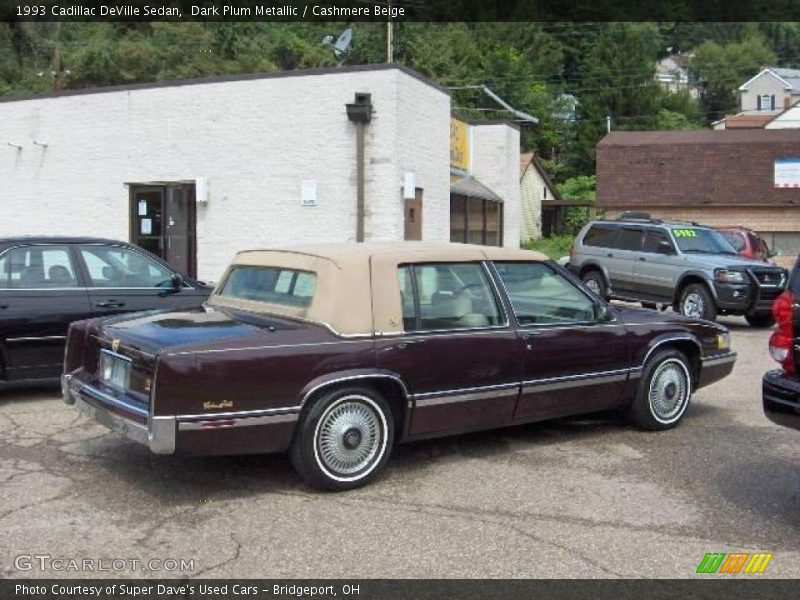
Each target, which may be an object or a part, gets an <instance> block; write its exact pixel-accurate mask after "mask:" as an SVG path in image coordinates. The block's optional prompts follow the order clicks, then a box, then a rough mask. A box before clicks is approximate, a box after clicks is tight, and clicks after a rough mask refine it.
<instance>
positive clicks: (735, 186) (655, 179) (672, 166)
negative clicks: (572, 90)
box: [597, 129, 800, 257]
mask: <svg viewBox="0 0 800 600" xmlns="http://www.w3.org/2000/svg"><path fill="white" fill-rule="evenodd" d="M597 203H598V204H599V206H600V207H602V208H604V209H605V210H606V214H607V215H608V216H610V217H613V216H615V215H618V214H619V213H620V212H622V211H625V210H635V211H643V212H648V213H650V214H651V215H652V216H653V217H655V218H665V219H681V220H686V221H697V222H700V223H705V224H708V225H746V226H748V227H751V228H753V229H755V230H756V231H758V232H759V233H761V234H763V235H764V236H765V238H766V240H767V242H768V243H770V245H771V246H772V247H774V248H777V249H779V250H781V251H782V253H783V255H784V256H787V257H796V256H797V254H798V253H800V135H798V133H797V132H796V131H788V130H785V129H741V130H725V131H709V130H702V131H615V132H612V133H609V134H608V135H606V136H605V137H604V138H603V139H602V140H600V142H599V143H598V145H597Z"/></svg>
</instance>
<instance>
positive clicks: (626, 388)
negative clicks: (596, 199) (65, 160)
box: [62, 242, 736, 489]
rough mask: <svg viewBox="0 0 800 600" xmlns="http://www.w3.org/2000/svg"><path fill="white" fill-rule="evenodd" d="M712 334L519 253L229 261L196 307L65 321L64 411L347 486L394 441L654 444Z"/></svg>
mask: <svg viewBox="0 0 800 600" xmlns="http://www.w3.org/2000/svg"><path fill="white" fill-rule="evenodd" d="M729 345H730V338H729V335H728V332H727V330H726V329H725V328H724V327H722V326H720V325H717V324H714V323H710V322H706V321H698V320H690V319H686V318H683V317H680V316H673V315H664V314H662V313H658V312H655V311H648V310H643V309H628V308H620V307H611V306H609V305H607V304H606V303H605V302H603V301H602V300H601V299H599V298H597V297H596V296H594V295H593V294H592V293H591V292H590V291H588V290H587V289H586V288H584V287H583V286H582V284H581V283H580V282H578V281H577V280H575V279H574V278H573V277H572V276H571V275H570V274H568V273H567V272H566V271H564V270H562V269H561V268H560V267H558V266H556V265H555V264H553V263H551V262H549V261H548V260H547V259H546V257H544V256H543V255H540V254H536V253H533V252H527V251H522V250H508V249H502V248H489V247H483V246H470V245H463V244H427V243H421V242H404V243H393V244H389V243H387V244H380V243H374V244H338V245H327V246H322V245H321V246H307V247H297V248H289V249H283V250H254V251H247V252H241V253H239V254H238V255H237V256H236V258H235V260H234V261H233V264H232V265H231V266H230V267H229V268H228V270H227V272H226V273H225V275H224V276H223V277H222V279H221V281H220V283H219V285H218V286H217V288H216V290H215V291H214V293H213V294H212V295H211V297H210V299H209V300H208V302H207V303H206V304H205V306H204V307H202V308H198V309H194V310H183V311H171V312H163V311H159V312H147V313H137V314H134V315H125V316H119V317H110V318H106V319H94V320H88V321H81V322H78V323H75V324H73V326H72V327H71V329H70V332H69V337H68V340H67V352H66V357H65V374H64V376H63V380H62V384H63V391H64V400H65V401H66V402H67V403H68V404H75V405H77V406H78V408H80V409H81V410H82V411H83V412H85V413H87V414H89V415H91V416H93V417H94V418H95V419H97V420H98V421H100V422H101V423H103V424H105V425H107V426H108V427H110V428H111V429H113V430H115V431H119V432H121V433H123V434H125V435H126V436H128V437H130V438H132V439H134V440H137V441H140V442H142V443H144V444H147V445H148V446H149V447H150V449H151V450H152V451H153V452H157V453H186V454H239V453H261V452H284V451H287V450H288V451H289V453H290V456H291V459H292V462H293V464H294V465H295V467H296V469H297V470H298V471H299V472H300V474H301V475H302V476H303V477H304V478H305V479H306V480H307V481H308V482H309V483H311V484H312V485H315V486H318V487H322V488H327V489H347V488H352V487H356V486H358V485H362V484H364V483H365V482H367V481H368V480H370V479H371V478H372V477H374V476H375V474H376V473H377V472H378V471H379V470H380V469H381V467H382V466H383V465H384V464H385V462H386V460H387V459H388V457H389V454H390V452H391V448H392V446H393V444H394V443H395V442H402V441H410V440H416V439H421V438H427V437H435V436H444V435H450V434H454V433H459V432H465V431H470V430H478V429H488V428H493V427H500V426H504V425H511V424H516V423H525V422H531V421H538V420H542V419H548V418H553V417H560V416H564V415H571V414H579V413H587V412H593V411H598V410H604V409H609V408H619V409H623V410H625V411H627V413H628V414H629V415H630V417H631V418H632V420H633V421H634V422H635V423H637V424H638V425H639V426H641V427H644V428H646V429H653V430H659V429H668V428H670V427H673V426H675V425H676V424H677V423H678V422H679V421H680V419H681V418H682V417H683V415H684V413H685V412H686V408H687V406H688V404H689V399H690V396H691V394H692V392H693V391H694V390H696V389H697V388H699V387H701V386H705V385H708V384H710V383H713V382H715V381H717V380H719V379H721V378H722V377H724V376H726V375H727V374H728V373H730V371H731V369H732V368H733V364H734V361H735V358H736V354H735V353H734V352H732V351H731V350H730V347H729Z"/></svg>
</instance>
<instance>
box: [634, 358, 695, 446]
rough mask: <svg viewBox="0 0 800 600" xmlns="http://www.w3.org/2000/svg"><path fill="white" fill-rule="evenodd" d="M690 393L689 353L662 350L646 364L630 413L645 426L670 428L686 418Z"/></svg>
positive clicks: (652, 428) (653, 428) (656, 429)
mask: <svg viewBox="0 0 800 600" xmlns="http://www.w3.org/2000/svg"><path fill="white" fill-rule="evenodd" d="M691 395H692V377H691V375H690V370H689V361H688V360H687V359H686V356H685V355H684V354H683V353H682V352H679V351H678V350H661V351H659V352H656V354H655V355H654V356H652V357H651V358H650V359H649V360H648V361H647V364H646V365H645V366H644V371H643V372H642V379H641V382H640V384H639V390H638V392H637V394H636V399H635V400H634V401H633V403H632V404H631V406H630V408H629V411H628V415H629V417H630V419H631V421H633V422H634V423H635V424H636V425H638V426H639V427H641V428H643V429H649V430H652V431H660V430H663V429H670V428H672V427H675V426H676V425H677V424H678V423H679V422H680V420H681V419H682V418H683V415H684V414H685V413H686V409H687V408H688V406H689V400H690V398H691Z"/></svg>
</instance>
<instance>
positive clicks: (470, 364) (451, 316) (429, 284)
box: [375, 262, 524, 437]
mask: <svg viewBox="0 0 800 600" xmlns="http://www.w3.org/2000/svg"><path fill="white" fill-rule="evenodd" d="M397 277H398V280H399V284H400V296H401V302H402V307H403V324H404V327H403V329H404V331H403V332H402V334H400V335H398V336H392V337H379V338H377V339H376V342H375V350H376V357H377V363H378V364H377V366H378V367H379V368H383V369H386V370H389V371H392V372H395V373H400V374H401V375H402V376H403V377H404V378H405V379H406V381H407V383H408V385H409V387H410V391H411V393H412V394H413V402H414V408H413V411H412V417H411V424H410V428H409V432H410V435H411V436H414V437H424V436H427V435H433V434H437V435H438V434H441V433H443V432H453V433H455V432H458V431H464V430H468V429H486V428H490V427H493V426H499V425H504V424H507V423H509V422H510V421H511V419H512V415H513V411H514V407H515V405H516V402H517V397H518V395H519V384H520V378H521V374H522V349H523V347H524V345H523V343H522V341H521V340H520V339H519V338H518V337H517V335H516V333H515V332H514V330H513V329H512V328H511V325H510V323H509V318H508V315H507V314H506V313H505V310H504V308H503V305H502V302H501V301H500V298H499V296H498V294H497V291H496V289H495V287H494V284H493V282H492V279H491V277H490V275H489V272H488V268H487V267H486V265H485V264H483V263H481V262H461V263H459V262H451V263H429V264H402V265H400V266H399V267H398V268H397Z"/></svg>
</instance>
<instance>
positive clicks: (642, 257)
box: [639, 256, 647, 262]
mask: <svg viewBox="0 0 800 600" xmlns="http://www.w3.org/2000/svg"><path fill="white" fill-rule="evenodd" d="M639 260H640V261H642V262H647V259H646V258H645V257H644V256H640V257H639Z"/></svg>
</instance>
